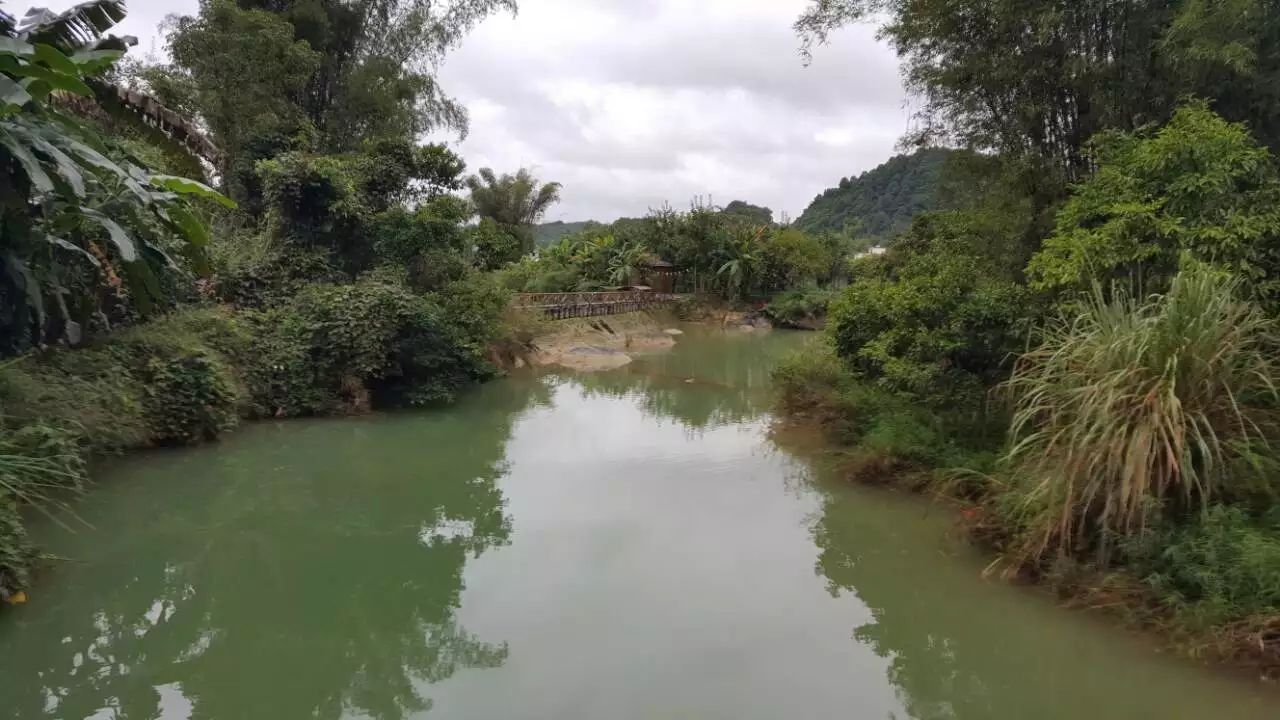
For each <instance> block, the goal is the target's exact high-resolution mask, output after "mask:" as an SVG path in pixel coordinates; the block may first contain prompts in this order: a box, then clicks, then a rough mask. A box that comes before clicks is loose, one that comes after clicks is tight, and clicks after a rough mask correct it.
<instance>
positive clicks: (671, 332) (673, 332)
mask: <svg viewBox="0 0 1280 720" xmlns="http://www.w3.org/2000/svg"><path fill="white" fill-rule="evenodd" d="M662 332H664V333H666V334H667V335H670V336H672V337H675V336H677V335H683V334H684V331H683V330H677V329H675V328H667V329H666V330H663V331H662Z"/></svg>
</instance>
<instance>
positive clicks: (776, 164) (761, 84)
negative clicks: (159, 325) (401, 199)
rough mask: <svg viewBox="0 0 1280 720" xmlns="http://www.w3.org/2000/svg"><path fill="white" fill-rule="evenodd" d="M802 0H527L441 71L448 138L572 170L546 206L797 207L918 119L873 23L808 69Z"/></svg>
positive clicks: (880, 156)
mask: <svg viewBox="0 0 1280 720" xmlns="http://www.w3.org/2000/svg"><path fill="white" fill-rule="evenodd" d="M807 2H808V0H522V1H521V3H520V5H521V7H520V13H519V14H518V15H517V16H516V17H514V18H513V17H510V16H508V15H502V16H495V17H493V18H490V19H488V20H486V21H485V22H484V23H483V24H482V25H481V26H480V27H479V28H478V29H477V30H476V31H475V32H474V33H472V34H471V35H470V36H469V37H467V38H466V39H465V40H464V41H463V42H462V44H461V46H460V48H459V49H458V50H456V51H455V52H454V53H453V54H452V55H451V56H450V57H449V58H448V59H447V61H446V62H445V64H444V66H443V67H442V68H441V71H440V80H441V83H442V84H443V86H444V88H445V89H446V91H448V92H450V93H451V94H453V95H454V96H455V97H457V98H458V99H459V100H461V101H462V102H463V104H464V105H466V106H467V108H468V109H469V110H470V113H471V132H470V134H469V136H468V137H467V138H466V140H464V141H461V142H454V143H453V144H454V146H455V148H456V149H457V150H458V151H459V153H460V154H461V155H462V156H463V158H464V159H466V161H467V163H468V166H469V167H471V168H472V169H475V168H479V167H484V166H490V167H493V168H494V169H495V170H498V171H500V172H505V171H513V170H515V169H516V168H518V167H522V166H527V167H532V168H534V169H535V170H536V172H537V173H538V174H539V175H540V177H542V178H543V179H546V180H557V181H560V182H562V183H563V184H564V186H565V187H564V191H563V193H562V195H563V197H564V200H563V202H562V203H561V204H560V205H559V206H557V207H556V208H554V209H553V210H552V211H551V213H550V215H549V218H550V219H565V220H577V219H587V218H593V219H597V220H612V219H613V218H615V217H618V216H621V215H628V216H637V215H642V214H644V213H645V212H646V210H647V209H648V208H650V207H656V206H658V205H660V204H662V203H663V202H670V203H671V204H672V205H673V206H676V207H681V206H684V205H685V204H686V203H687V202H688V201H689V200H690V198H692V197H693V196H695V195H700V196H703V197H706V196H711V197H712V198H714V200H715V201H716V202H718V203H727V202H728V201H730V200H734V199H742V200H747V201H750V202H753V203H757V204H764V205H768V206H769V207H771V208H773V209H774V211H775V214H778V213H780V212H783V211H785V212H788V213H790V214H791V215H792V216H793V217H794V216H796V215H798V214H799V213H800V211H801V210H803V209H804V207H805V206H806V205H808V203H809V201H810V200H811V199H812V198H813V196H814V195H816V194H817V193H819V192H821V191H822V190H823V189H824V188H827V187H830V186H831V185H833V184H835V183H836V182H837V181H838V180H839V179H840V178H841V177H845V176H848V175H854V174H857V173H859V172H861V171H863V170H867V169H870V168H871V167H874V166H875V165H877V164H879V163H880V162H883V161H884V160H886V159H888V158H889V156H891V155H892V154H893V151H894V143H895V141H896V140H897V138H898V137H899V136H900V135H901V134H902V133H903V131H904V130H905V129H906V128H907V122H908V115H909V111H908V110H907V109H906V108H905V107H904V101H905V97H906V96H905V93H904V91H903V89H902V85H901V82H900V79H899V75H898V63H897V58H896V57H895V55H894V53H893V51H892V50H891V49H890V48H889V47H887V46H886V45H885V44H884V43H882V42H880V41H878V40H876V38H875V33H874V30H873V29H872V28H870V27H865V26H859V27H851V28H848V29H845V30H843V31H841V32H839V33H837V34H836V35H834V36H833V38H832V44H831V45H830V46H829V47H825V48H821V49H820V50H819V51H818V52H817V53H816V54H815V60H814V63H813V64H812V65H811V66H810V67H805V66H804V65H803V63H802V62H801V60H800V57H799V53H798V52H797V49H798V46H799V42H798V40H797V39H796V37H795V35H794V34H793V33H792V31H791V23H792V22H793V21H794V20H795V17H796V16H797V15H798V14H799V13H800V12H801V10H802V9H803V8H804V7H805V5H806V4H807ZM68 4H70V2H69V1H68V2H62V3H59V5H64V6H65V5H68ZM196 7H197V3H196V0H132V2H130V4H129V10H130V15H129V18H128V19H127V20H126V21H125V23H124V24H123V25H122V26H121V28H120V31H121V32H124V33H128V34H133V35H137V36H138V37H139V38H140V40H141V43H140V45H141V47H140V49H141V50H142V51H143V52H144V53H145V52H156V51H159V50H162V44H161V43H160V41H159V35H158V31H157V29H156V28H157V26H158V25H159V23H160V22H161V21H162V20H163V19H164V17H165V16H166V15H168V14H170V13H183V12H185V13H190V12H194V11H195V9H196ZM438 139H450V138H448V137H446V136H441V137H440V138H438Z"/></svg>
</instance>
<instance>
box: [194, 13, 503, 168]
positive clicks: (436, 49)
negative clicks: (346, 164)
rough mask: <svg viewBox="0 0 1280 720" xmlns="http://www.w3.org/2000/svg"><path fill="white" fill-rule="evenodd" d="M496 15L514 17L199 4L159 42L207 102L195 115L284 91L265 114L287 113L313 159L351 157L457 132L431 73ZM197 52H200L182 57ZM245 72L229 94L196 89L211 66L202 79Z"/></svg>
mask: <svg viewBox="0 0 1280 720" xmlns="http://www.w3.org/2000/svg"><path fill="white" fill-rule="evenodd" d="M502 9H507V10H510V11H512V12H514V11H515V9H516V4H515V2H514V0H451V1H447V2H440V3H436V2H422V1H420V0H355V1H353V2H341V1H339V0H236V1H235V2H233V1H232V0H202V2H201V6H200V12H199V13H198V15H196V16H194V17H183V18H179V19H178V21H177V23H176V24H175V26H174V29H173V31H172V32H171V33H170V34H169V43H170V48H171V52H172V54H173V59H174V62H173V64H172V66H170V68H169V69H170V71H171V72H172V73H174V74H177V75H187V76H190V77H193V78H196V80H197V82H196V85H197V87H200V88H201V90H202V92H206V93H207V94H208V96H207V97H205V98H204V99H202V100H201V101H200V103H199V107H200V111H201V114H202V115H203V114H204V113H206V112H209V113H212V114H219V113H220V112H222V111H223V110H225V109H233V110H238V111H240V112H247V111H252V112H254V114H258V113H257V112H256V111H257V107H256V106H255V105H253V104H252V103H251V101H252V99H253V98H255V97H259V98H261V97H264V96H267V95H270V93H271V92H272V88H278V87H279V86H280V85H281V84H286V85H287V92H286V93H283V94H282V95H281V96H279V97H277V98H273V99H272V100H273V102H272V103H271V106H277V105H278V104H279V103H281V102H284V103H288V104H290V105H292V106H293V109H292V112H296V113H298V114H300V115H301V116H302V117H303V118H305V120H306V122H307V123H308V124H309V125H310V126H311V127H314V128H315V130H316V131H317V132H318V137H317V138H316V139H317V141H318V147H317V148H315V149H318V150H321V151H326V152H333V151H343V150H351V149H354V148H356V147H358V146H359V144H360V142H362V141H363V140H365V139H368V138H374V137H396V138H413V137H416V136H418V135H420V134H422V133H423V132H426V131H428V130H430V129H432V128H436V127H448V128H452V129H456V130H458V131H460V132H465V129H466V124H467V119H466V112H465V110H464V109H463V108H462V107H461V106H459V105H458V104H457V103H456V102H455V101H453V100H452V99H451V98H449V97H448V96H447V95H445V94H444V92H443V91H442V89H441V88H440V86H439V85H438V84H437V83H436V81H435V76H434V75H435V69H436V67H437V66H438V65H439V63H440V61H441V60H442V59H443V58H444V56H445V54H446V53H447V52H448V51H449V50H450V49H451V48H453V47H454V46H455V45H456V44H457V42H458V41H459V40H460V39H461V38H462V37H463V36H464V35H465V34H466V33H467V32H469V31H470V30H471V29H472V28H473V27H474V26H475V25H476V24H477V23H479V22H480V21H481V20H483V19H484V18H486V17H488V16H489V15H491V14H493V13H494V12H497V11H498V10H502ZM253 28H256V31H255V30H254V29H253ZM220 40H223V41H225V42H219V41H220ZM198 48H202V49H204V51H205V52H204V53H203V54H200V53H195V52H190V51H191V50H194V49H198ZM300 48H305V50H306V52H303V51H302V50H300ZM239 52H243V53H244V54H242V55H240V54H238V53H239ZM264 53H266V54H268V55H269V56H267V57H264V56H263V54H264ZM272 53H274V54H272ZM308 53H309V54H310V55H309V56H307V57H304V56H305V55H307V54H308ZM250 62H260V63H262V64H259V65H257V66H256V67H255V71H254V72H252V73H243V74H240V75H239V77H238V80H239V84H238V85H233V86H226V85H222V86H219V87H216V88H213V87H209V86H206V85H205V84H204V83H203V81H201V80H200V79H199V76H201V75H208V74H209V73H210V72H211V68H213V67H214V66H220V67H221V68H222V70H212V72H219V73H226V72H232V71H233V70H234V68H236V67H237V66H240V67H243V66H244V65H246V64H247V63H250ZM271 70H277V71H280V73H279V74H274V73H273V72H271ZM300 78H301V79H302V83H301V85H299V84H298V83H297V80H298V79H300ZM290 114H292V113H290ZM211 124H213V123H212V122H211Z"/></svg>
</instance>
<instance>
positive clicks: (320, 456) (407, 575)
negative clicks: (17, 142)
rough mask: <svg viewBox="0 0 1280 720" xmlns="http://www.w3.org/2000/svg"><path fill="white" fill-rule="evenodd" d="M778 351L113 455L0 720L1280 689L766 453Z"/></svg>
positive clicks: (22, 613) (969, 719)
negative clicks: (1163, 642) (1058, 597)
mask: <svg viewBox="0 0 1280 720" xmlns="http://www.w3.org/2000/svg"><path fill="white" fill-rule="evenodd" d="M803 341H804V338H803V336H800V335H797V334H790V333H782V332H778V333H772V334H764V335H749V334H737V335H723V334H720V333H714V332H708V331H703V330H700V329H697V328H690V329H689V333H688V334H687V335H685V336H684V337H682V338H681V341H680V343H679V345H678V346H677V348H676V349H675V350H673V351H671V352H670V353H666V354H655V355H652V356H644V357H641V358H639V359H638V360H637V361H636V362H635V363H633V364H632V365H630V366H628V367H626V368H623V369H621V370H617V371H612V372H608V373H602V374H597V375H571V374H562V375H555V374H542V375H535V374H532V373H529V374H517V375H516V376H514V377H511V378H508V379H504V380H501V381H498V382H494V383H491V384H489V385H486V386H484V387H481V388H479V389H477V390H476V391H474V392H472V393H469V394H468V395H466V396H465V397H464V398H463V399H462V400H461V402H460V403H458V404H457V405H456V406H453V407H450V408H448V409H444V410H437V411H424V412H411V413H410V412H406V413H395V414H387V415H376V416H372V417H364V418H355V419H340V420H316V421H296V422H279V423H274V422H266V423H258V424H253V425H249V426H246V427H244V428H242V429H240V430H239V431H237V432H236V433H234V434H232V435H231V436H229V437H227V438H226V439H225V440H223V441H222V442H220V443H218V444H215V445H209V446H204V447H199V448H194V449H187V450H175V451H157V452H148V453H142V454H138V455H134V456H130V457H127V458H122V459H119V460H115V461H112V462H111V463H109V464H108V467H106V468H105V469H104V470H103V471H102V472H100V473H99V478H100V480H101V482H100V483H99V484H98V485H97V486H96V487H95V488H94V489H93V491H92V492H91V493H90V494H89V495H88V497H87V498H86V499H85V501H84V502H83V503H82V504H81V505H80V506H79V513H80V515H81V517H82V519H83V521H84V523H87V525H81V524H77V523H72V524H71V526H70V527H61V526H59V525H56V524H53V523H37V529H36V534H37V539H38V540H39V542H40V543H41V544H42V545H43V546H44V547H45V548H46V549H47V550H48V551H49V552H51V553H53V554H55V555H57V556H59V557H60V558H62V559H61V560H60V561H58V562H56V563H55V564H54V565H53V566H52V567H51V568H50V569H49V570H47V571H46V572H44V573H43V574H42V575H41V577H40V578H39V581H38V583H37V585H36V587H35V589H34V591H33V592H32V593H31V600H30V602H29V603H27V604H26V605H23V606H20V607H17V608H13V609H11V610H7V611H5V612H3V613H0V718H15V719H16V718H21V719H22V720H36V719H39V718H58V719H61V720H71V719H80V718H93V719H95V720H102V719H107V718H113V719H120V720H124V719H127V720H156V719H159V720H196V719H201V720H259V719H260V720H293V719H295V718H322V719H326V720H328V719H334V718H352V719H355V718H378V719H379V720H382V719H388V718H389V719H398V718H537V719H546V720H571V719H576V718H618V719H633V718H634V719H637V720H639V719H644V720H649V719H654V720H657V719H668V718H689V719H708V720H710V719H719V718H724V719H726V720H727V719H730V718H732V719H734V720H746V719H754V718H761V719H763V718H795V719H809V718H854V719H862V718H867V719H875V720H887V719H895V720H908V719H914V720H935V719H937V720H942V719H955V720H1026V719H1029V718H1036V719H1038V720H1055V719H1059V718H1060V719H1063V720H1067V719H1073V720H1074V719H1080V720H1110V719H1112V718H1114V719H1117V720H1119V719H1121V718H1124V719H1126V720H1127V719H1130V718H1161V719H1162V720H1177V719H1181V718H1188V719H1190V718H1231V719H1240V720H1253V719H1254V718H1257V719H1262V718H1276V717H1278V716H1280V700H1278V698H1277V695H1276V694H1275V692H1274V690H1273V689H1272V688H1270V687H1267V686H1264V685H1262V684H1260V683H1254V682H1251V681H1247V680H1244V679H1241V678H1238V677H1234V676H1228V675H1226V674H1225V673H1219V672H1216V671H1211V670H1208V669H1206V668H1202V667H1198V666H1196V665H1194V664H1192V663H1189V662H1185V661H1182V660H1178V659H1175V658H1171V657H1168V656H1166V655H1164V654H1161V653H1158V652H1157V651H1156V650H1155V649H1154V648H1153V647H1152V645H1151V644H1150V643H1149V642H1147V641H1146V639H1144V638H1142V637H1139V636H1135V635H1133V634H1131V633H1128V632H1125V631H1123V630H1120V629H1118V628H1117V627H1116V626H1115V625H1114V624H1112V623H1110V622H1108V621H1106V620H1105V619H1102V618H1099V617H1096V616H1093V615H1090V614H1087V613H1082V612H1073V611H1068V610H1064V609H1061V608H1059V607H1056V606H1055V604H1054V602H1053V601H1052V599H1051V598H1049V597H1047V596H1046V595H1045V594H1043V593H1040V592H1037V591H1035V590H1031V589H1027V588H1018V587H1011V586H1008V585H1005V584H1002V583H1000V582H997V581H990V580H984V579H983V577H982V574H981V570H982V568H983V565H984V562H985V561H984V558H983V557H982V556H981V554H980V553H979V552H977V551H976V550H974V549H972V548H969V547H968V546H966V545H964V544H963V543H961V542H957V540H956V538H955V537H954V533H953V532H952V523H951V518H950V516H949V513H948V512H947V511H946V510H944V509H943V508H941V507H938V506H934V505H931V504H929V503H928V502H925V501H923V500H921V499H919V498H914V497H906V496H902V495H898V494H894V493H889V492H885V491H877V490H871V489H867V488H859V487H852V486H849V485H848V484H846V483H842V482H840V481H839V480H838V479H836V478H833V477H828V476H827V475H828V473H826V472H825V471H824V470H823V469H822V463H820V462H817V461H815V460H813V459H810V458H807V457H805V454H804V453H799V452H798V451H796V452H793V451H788V450H785V449H782V448H779V447H778V446H777V445H776V444H775V442H774V441H773V440H771V439H770V437H769V434H768V426H769V417H768V415H767V410H768V401H769V394H768V388H767V385H768V375H769V370H770V368H771V367H772V366H773V364H774V363H775V362H776V360H777V358H778V357H779V356H780V355H781V354H782V353H785V352H787V351H788V350H789V349H791V348H794V347H795V346H796V345H797V344H798V343H800V342H803Z"/></svg>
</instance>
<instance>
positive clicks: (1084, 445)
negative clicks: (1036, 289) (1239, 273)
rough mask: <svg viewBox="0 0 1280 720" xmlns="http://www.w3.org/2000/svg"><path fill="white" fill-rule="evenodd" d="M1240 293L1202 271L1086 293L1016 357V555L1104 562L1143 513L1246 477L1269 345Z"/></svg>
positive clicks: (1267, 421)
mask: <svg viewBox="0 0 1280 720" xmlns="http://www.w3.org/2000/svg"><path fill="white" fill-rule="evenodd" d="M1241 296H1242V293H1241V287H1240V282H1239V281H1238V280H1235V279H1232V278H1230V277H1227V276H1226V275H1225V274H1223V273H1220V272H1217V271H1215V270H1212V269H1209V268H1206V267H1191V268H1188V269H1187V270H1184V271H1183V272H1182V273H1180V274H1179V275H1178V276H1177V277H1176V278H1175V279H1174V280H1173V282H1172V283H1171V286H1170V288H1169V290H1168V291H1167V292H1166V293H1164V294H1161V295H1152V296H1148V297H1140V296H1137V295H1135V294H1133V293H1130V292H1128V291H1126V290H1124V289H1122V288H1115V289H1113V290H1112V292H1110V293H1104V292H1103V291H1102V289H1101V288H1099V287H1095V288H1094V290H1093V292H1092V294H1091V295H1090V296H1089V297H1088V298H1087V299H1086V300H1085V301H1084V302H1083V303H1082V305H1081V306H1080V309H1079V311H1078V312H1077V313H1075V314H1074V315H1070V316H1064V317H1062V318H1060V319H1059V320H1057V321H1055V322H1053V323H1051V324H1050V325H1049V326H1048V327H1047V328H1046V332H1045V335H1044V339H1043V342H1042V343H1041V344H1040V345H1039V346H1038V347H1036V348H1035V349H1033V350H1031V351H1029V352H1027V353H1026V354H1024V355H1022V356H1021V357H1020V358H1019V360H1018V362H1017V363H1016V366H1015V371H1014V374H1013V377H1012V379H1011V380H1009V381H1008V382H1007V383H1006V384H1005V390H1007V391H1008V392H1010V393H1011V394H1012V397H1013V398H1014V416H1013V422H1012V428H1011V432H1010V437H1011V438H1012V441H1011V448H1010V450H1009V451H1008V454H1007V455H1006V457H1005V463H1006V465H1007V466H1008V467H1009V468H1010V470H1011V471H1012V472H1011V476H1012V477H1013V478H1014V483H1015V487H1016V488H1017V490H1018V492H1019V493H1020V495H1021V497H1020V501H1019V502H1018V503H1017V504H1016V511H1015V513H1016V514H1017V515H1018V517H1017V518H1016V522H1018V523H1019V524H1020V525H1021V526H1022V527H1023V528H1024V529H1025V536H1026V542H1025V545H1024V547H1023V548H1022V552H1023V553H1025V554H1026V556H1027V557H1028V558H1035V559H1039V558H1040V557H1041V556H1042V555H1043V554H1044V553H1045V552H1046V551H1047V550H1050V549H1055V550H1057V551H1058V552H1060V553H1063V554H1068V555H1072V554H1080V553H1082V552H1083V551H1086V550H1089V551H1093V552H1096V553H1097V554H1098V559H1100V560H1101V561H1102V562H1103V563H1105V562H1106V560H1107V558H1108V556H1109V554H1110V552H1111V550H1112V549H1113V547H1114V545H1115V540H1116V539H1119V538H1124V537H1128V536H1132V535H1134V534H1135V533H1137V532H1139V531H1141V530H1142V529H1143V528H1145V527H1146V526H1148V525H1149V524H1150V521H1151V520H1152V517H1151V515H1152V513H1155V512H1172V513H1176V512H1188V511H1194V510H1196V509H1203V508H1204V507H1206V506H1207V505H1208V503H1210V502H1211V501H1213V500H1215V499H1220V498H1228V497H1229V496H1231V495H1232V494H1233V493H1237V492H1243V491H1244V488H1243V487H1242V485H1243V484H1244V483H1247V482H1249V481H1251V480H1253V479H1256V477H1257V475H1258V474H1257V473H1253V472H1250V468H1251V467H1252V468H1256V467H1257V465H1258V463H1259V462H1260V461H1261V460H1262V459H1265V458H1268V457H1270V455H1271V447H1270V439H1271V437H1272V435H1273V432H1272V431H1273V429H1274V428H1273V422H1272V417H1273V409H1274V407H1275V405H1276V398H1277V392H1276V382H1275V378H1276V377H1277V372H1276V371H1277V367H1276V360H1275V358H1276V357H1277V349H1278V348H1280V343H1278V342H1277V332H1276V326H1275V323H1273V322H1272V321H1271V320H1270V319H1268V318H1267V317H1266V316H1265V315H1264V314H1263V313H1262V311H1261V310H1260V309H1258V308H1257V307H1256V306H1254V305H1252V304H1250V303H1248V302H1246V301H1243V300H1241V299H1240V297H1241Z"/></svg>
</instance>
